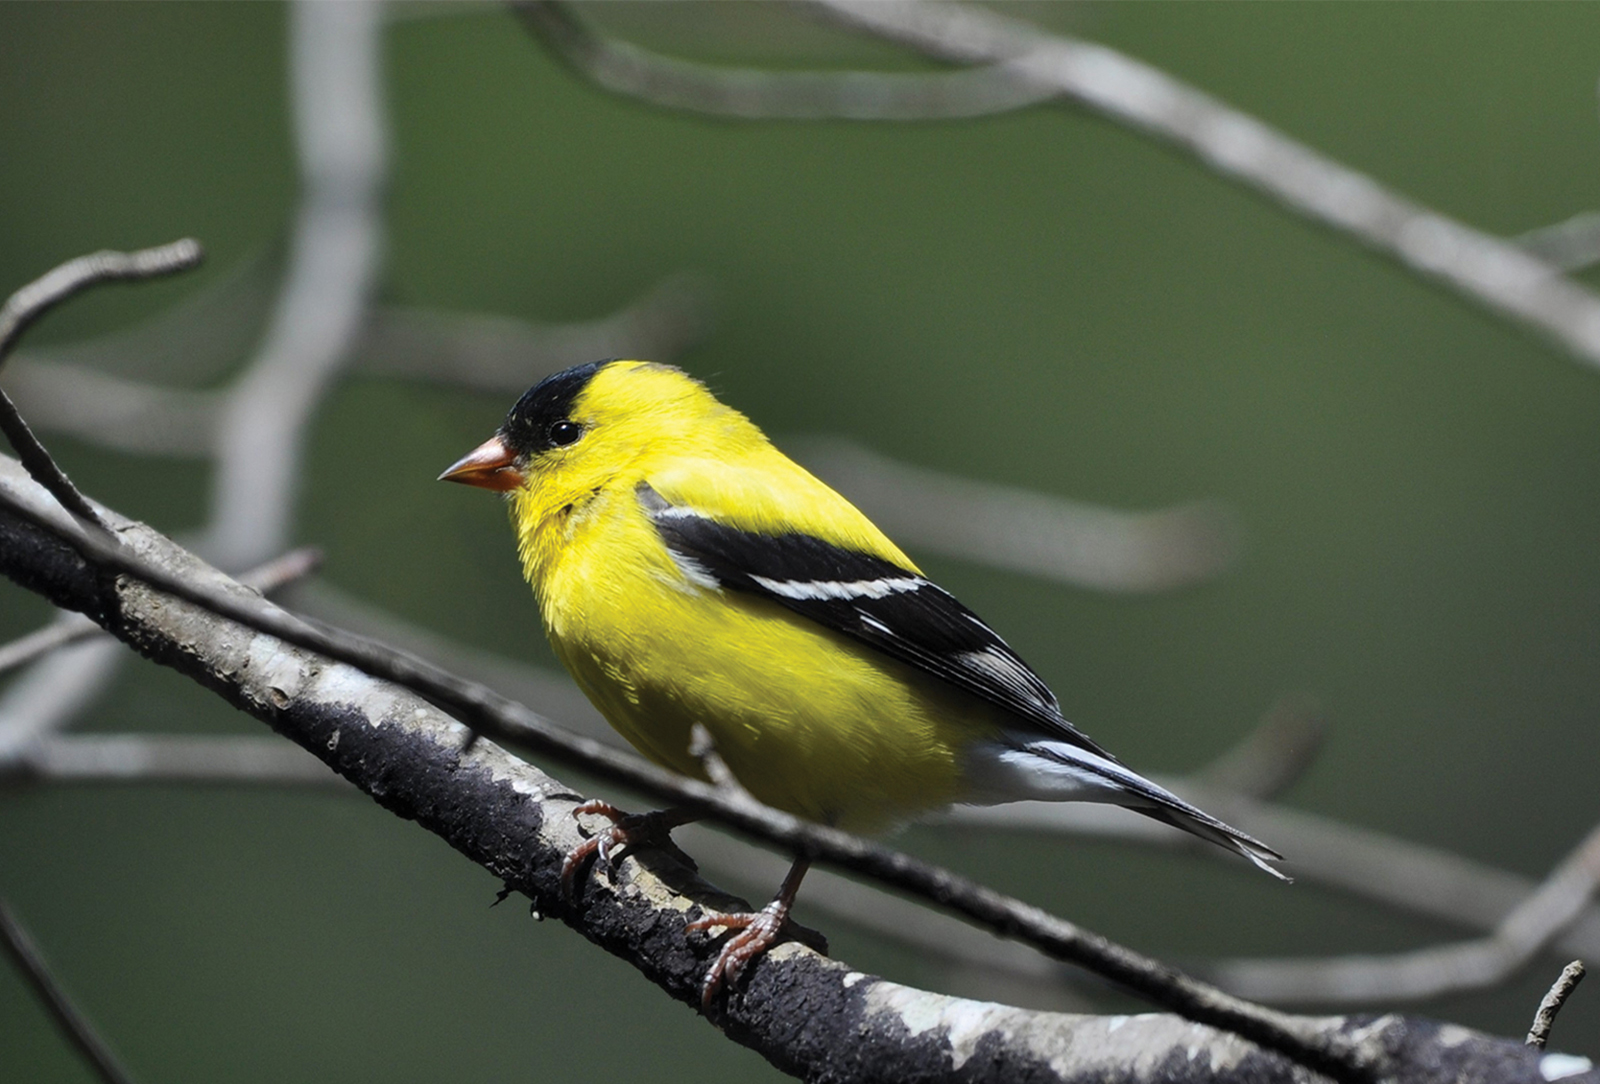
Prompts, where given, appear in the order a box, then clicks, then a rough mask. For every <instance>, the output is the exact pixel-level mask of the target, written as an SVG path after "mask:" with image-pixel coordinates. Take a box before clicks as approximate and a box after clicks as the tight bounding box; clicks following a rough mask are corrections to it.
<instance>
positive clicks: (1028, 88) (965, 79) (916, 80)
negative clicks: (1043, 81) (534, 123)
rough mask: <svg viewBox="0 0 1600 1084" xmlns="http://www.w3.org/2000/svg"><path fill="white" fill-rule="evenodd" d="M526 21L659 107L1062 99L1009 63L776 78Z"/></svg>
mask: <svg viewBox="0 0 1600 1084" xmlns="http://www.w3.org/2000/svg"><path fill="white" fill-rule="evenodd" d="M512 7H513V9H514V10H515V11H516V12H517V14H518V15H520V16H521V17H522V24H523V25H524V26H525V27H527V28H528V31H529V32H530V33H532V34H533V35H534V36H535V37H537V38H538V39H539V40H540V41H541V42H543V43H544V44H545V46H546V47H548V48H549V49H550V51H551V52H552V53H554V54H555V55H556V56H557V57H558V58H560V59H561V60H562V61H564V62H565V63H566V64H567V66H568V67H570V68H572V69H573V70H574V71H576V72H577V73H578V74H579V75H581V76H583V77H584V78H586V79H588V80H589V81H590V82H592V83H594V84H595V85H596V86H599V87H601V88H603V89H605V90H608V91H610V92H611V93H613V94H618V95H621V96H623V97H626V98H632V99H635V100H637V101H642V102H647V103H649V104H650V105H655V106H660V107H661V108H664V109H677V110H685V111H688V112H691V113H701V114H705V115H708V116H714V117H734V118H738V119H741V120H857V121H919V120H957V119H964V118H969V117H985V116H992V115H994V114H996V113H1009V112H1012V111H1014V110H1017V109H1024V108H1026V107H1028V106H1030V105H1036V104H1038V103H1039V102H1042V101H1048V100H1049V99H1051V98H1053V97H1055V96H1056V95H1057V94H1058V93H1060V92H1059V91H1057V90H1054V89H1052V88H1050V87H1047V86H1042V85H1039V84H1036V83H1034V82H1032V81H1030V80H1028V79H1025V78H1021V77H1019V76H1018V74H1017V73H1016V72H1015V71H1013V70H1012V69H1010V68H1009V67H1008V66H1007V65H1004V64H996V65H985V66H983V67H979V68H973V69H970V70H967V71H956V72H932V73H928V72H914V73H892V72H864V71H842V72H775V71H767V70H764V69H760V68H718V67H712V66H710V65H706V64H695V63H692V62H690V61H687V60H679V59H677V58H675V57H668V56H662V55H660V54H658V53H652V52H650V51H649V50H647V49H642V48H640V47H639V46H637V45H632V44H630V43H628V42H623V41H617V40H615V39H613V38H608V37H606V36H604V35H602V34H600V33H598V32H597V31H595V30H594V29H593V28H591V27H590V26H589V25H588V24H587V23H585V22H584V21H583V20H582V19H580V18H578V16H577V15H576V14H574V13H573V11H572V10H571V9H570V8H569V7H568V6H567V5H566V4H559V3H554V2H552V0H522V2H519V3H513V4H512Z"/></svg>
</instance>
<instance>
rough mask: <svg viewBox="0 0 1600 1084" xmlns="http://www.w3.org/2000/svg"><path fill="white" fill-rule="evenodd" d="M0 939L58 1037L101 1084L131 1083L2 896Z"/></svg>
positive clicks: (0, 905) (0, 901)
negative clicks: (68, 1044) (85, 1063)
mask: <svg viewBox="0 0 1600 1084" xmlns="http://www.w3.org/2000/svg"><path fill="white" fill-rule="evenodd" d="M0 935H3V936H0V940H3V941H4V942H5V947H6V955H8V956H10V957H11V961H12V962H13V963H15V964H16V965H17V968H18V970H20V971H21V972H22V973H23V975H24V976H26V977H27V980H28V985H29V986H31V987H33V992H34V994H35V995H36V996H37V997H38V998H39V1000H40V1001H41V1002H42V1003H43V1004H44V1007H45V1008H46V1009H47V1010H48V1011H49V1013H50V1017H51V1019H53V1020H54V1021H55V1022H56V1027H58V1028H60V1029H61V1034H62V1035H63V1036H65V1037H66V1039H67V1041H68V1042H70V1043H71V1044H72V1045H73V1047H74V1048H76V1049H77V1051H78V1053H79V1054H81V1055H83V1060H84V1061H86V1062H88V1063H89V1065H90V1066H91V1067H92V1068H93V1069H94V1071H95V1075H97V1076H98V1077H99V1078H100V1079H101V1080H102V1081H105V1084H132V1082H133V1078H132V1077H130V1076H129V1075H128V1073H127V1070H125V1069H123V1067H122V1066H121V1064H119V1063H118V1061H117V1058H116V1055H114V1054H112V1053H111V1048H110V1047H109V1046H107V1045H106V1041H105V1040H104V1039H102V1038H101V1037H100V1034H99V1033H98V1032H97V1031H95V1029H94V1025H93V1024H91V1023H90V1022H89V1018H88V1017H86V1016H84V1015H83V1013H82V1012H80V1011H79V1009H78V1007H77V1006H76V1005H74V1004H73V1003H72V999H71V998H69V997H68V996H67V992H66V990H64V989H63V988H62V986H61V983H60V982H58V981H57V980H56V977H55V975H54V973H52V972H51V970H50V965H49V963H47V962H46V961H45V958H44V955H43V954H42V953H41V952H40V951H39V948H38V946H37V945H35V944H34V943H33V938H31V937H29V936H28V931H27V930H26V929H24V928H23V926H22V923H21V922H19V921H18V920H17V916H16V914H15V913H13V912H12V910H11V906H10V904H8V903H7V902H6V900H5V897H3V896H0Z"/></svg>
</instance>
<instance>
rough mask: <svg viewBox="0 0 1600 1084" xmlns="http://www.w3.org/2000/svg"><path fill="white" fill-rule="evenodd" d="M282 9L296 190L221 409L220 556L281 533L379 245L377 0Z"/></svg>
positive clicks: (249, 560)
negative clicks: (283, 250)
mask: <svg viewBox="0 0 1600 1084" xmlns="http://www.w3.org/2000/svg"><path fill="white" fill-rule="evenodd" d="M291 11H292V13H293V14H292V16H291V19H290V33H289V43H290V44H289V51H290V56H289V67H290V71H291V72H292V73H293V80H292V84H291V87H290V90H291V100H292V104H293V109H294V122H295V123H294V133H295V145H296V149H297V152H298V154H297V158H298V161H299V163H300V180H301V186H302V191H301V198H300V203H299V207H298V210H297V212H296V220H295V226H294V232H293V237H292V239H291V241H290V246H289V265H288V269H287V271H286V273H285V278H284V282H283V286H282V288H281V290H280V292H279V294H278V301H277V306H276V308H275V309H274V311H273V314H272V317H271V319H270V321H269V323H268V326H267V331H266V336H265V338H264V339H263V341H262V343H261V346H260V349H259V350H258V352H257V353H256V356H255V358H254V359H253V360H252V361H251V363H250V364H249V366H248V367H247V368H246V369H245V371H244V373H243V374H242V375H241V376H240V377H239V379H238V380H237V381H236V382H235V383H234V385H233V387H232V388H231V389H229V391H228V392H227V394H226V397H225V399H224V401H223V404H222V407H221V410H220V416H219V418H218V421H217V429H216V437H217V441H218V444H217V449H216V456H217V468H216V471H215V474H214V476H213V479H212V486H211V500H212V509H213V511H212V518H211V523H210V525H209V526H208V527H207V528H206V533H205V537H204V540H203V541H202V542H201V544H200V549H201V551H202V552H204V553H206V554H207V555H209V556H210V557H211V559H212V560H214V561H217V562H218V563H219V564H221V565H223V566H224V567H228V568H238V567H241V566H245V565H250V564H255V563H256V562H259V561H261V560H263V559H265V558H266V557H267V556H268V555H270V554H272V553H275V552H277V551H279V550H282V549H283V548H284V547H285V546H286V545H287V544H288V539H289V523H290V517H291V515H292V510H293V506H294V500H295V497H296V490H297V486H298V482H299V474H300V453H301V448H302V445H303V443H304V437H305V429H306V425H307V424H308V422H309V421H310V418H311V414H312V412H313V411H314V410H315V409H316V407H317V405H318V404H319V403H320V401H321V399H322V396H323V394H324V392H325V391H326V389H327V387H328V385H329V383H330V382H331V381H332V379H333V378H334V376H335V374H336V373H337V372H338V370H339V367H340V366H341V365H342V364H343V363H344V362H345V361H346V359H347V358H348V355H349V348H350V345H351V342H352V340H353V339H354V337H355V335H356V333H357V331H358V329H359V328H360V327H361V323H362V321H363V319H364V318H365V314H366V304H367V298H368V296H369V294H370V293H371V291H372V285H373V282H374V280H375V276H376V274H377V270H378V266H379V262H380V260H381V259H382V253H383V220H382V217H381V209H380V207H379V203H378V200H379V196H380V194H381V193H382V190H383V187H384V179H385V174H386V169H387V144H388V133H387V129H388V121H387V119H386V118H385V115H384V100H383V99H384V92H383V84H382V72H381V68H380V65H381V53H382V33H381V32H382V29H383V22H382V19H381V17H380V12H381V9H380V7H379V5H378V4H377V3H375V2H352V3H345V4H318V3H299V4H296V5H294V7H293V8H292V9H291Z"/></svg>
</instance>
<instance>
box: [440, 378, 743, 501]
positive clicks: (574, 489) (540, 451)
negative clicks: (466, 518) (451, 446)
mask: <svg viewBox="0 0 1600 1084" xmlns="http://www.w3.org/2000/svg"><path fill="white" fill-rule="evenodd" d="M752 436H753V438H754V439H757V440H760V439H762V438H761V436H760V433H759V431H758V430H756V429H755V427H754V426H752V425H751V424H750V423H749V422H748V421H747V420H746V419H745V418H744V416H743V415H741V414H739V413H738V412H737V411H735V410H733V409H731V408H729V407H726V406H724V405H723V404H722V403H720V402H718V401H717V399H716V397H715V396H713V395H712V394H711V393H710V392H709V391H707V390H706V388H705V386H704V385H702V384H701V383H700V382H699V381H697V380H695V379H693V378H692V377H690V376H689V375H688V374H686V373H684V372H683V371H682V370H680V369H675V368H673V367H672V366H670V365H658V364H656V363H654V362H646V361H618V360H611V361H595V362H590V363H589V364H587V365H578V366H575V367H573V368H571V369H565V370H563V371H561V372H559V373H556V374H554V375H552V376H547V377H545V378H544V379H543V380H541V381H540V382H539V383H537V384H535V385H534V386H533V387H532V388H529V389H528V391H527V392H526V393H525V394H524V395H523V396H522V398H521V399H519V400H517V404H516V406H514V407H512V408H511V412H510V413H508V414H507V415H506V420H505V421H504V422H502V423H501V425H500V428H499V429H497V430H495V434H494V436H492V437H490V438H489V439H488V440H486V441H484V442H483V443H482V444H480V445H478V447H476V448H474V449H473V450H472V451H470V452H468V453H467V454H466V455H464V456H462V457H461V459H459V460H457V461H456V462H455V463H454V464H452V465H451V466H450V468H449V469H448V470H446V471H445V472H444V473H443V474H441V475H440V476H439V478H440V480H442V481H450V482H461V483H463V484H465V485H471V486H479V487H481V488H483V489H492V490H495V491H498V492H502V493H507V494H513V495H519V496H521V497H522V498H523V499H525V500H531V501H533V502H534V503H535V504H538V505H546V504H559V503H561V502H565V501H568V500H570V499H571V497H572V495H576V494H581V493H585V492H588V491H590V490H593V489H595V488H597V487H600V486H603V485H605V484H606V483H607V482H608V481H610V480H611V479H613V478H614V477H616V476H617V475H618V474H621V473H624V472H626V471H627V470H628V469H629V467H630V466H632V465H633V464H635V463H637V462H638V461H639V460H640V459H641V458H642V457H644V456H645V455H659V454H668V455H670V454H671V453H672V452H673V451H674V450H675V448H682V449H684V450H686V451H689V450H701V451H703V450H705V449H706V448H708V447H715V446H717V445H718V444H720V443H724V442H728V441H745V440H749V439H752Z"/></svg>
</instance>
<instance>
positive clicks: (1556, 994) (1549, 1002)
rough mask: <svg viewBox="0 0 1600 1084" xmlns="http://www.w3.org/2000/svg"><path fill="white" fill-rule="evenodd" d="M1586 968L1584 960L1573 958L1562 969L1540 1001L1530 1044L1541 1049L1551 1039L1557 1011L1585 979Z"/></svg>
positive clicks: (1530, 1029)
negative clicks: (1551, 1030)
mask: <svg viewBox="0 0 1600 1084" xmlns="http://www.w3.org/2000/svg"><path fill="white" fill-rule="evenodd" d="M1583 975H1584V968H1583V961H1582V960H1573V961H1572V962H1571V963H1570V964H1568V965H1567V966H1566V967H1563V968H1562V969H1561V974H1560V975H1559V976H1557V978H1556V981H1555V984H1554V985H1552V986H1551V987H1550V989H1549V991H1548V992H1547V993H1546V994H1545V995H1544V1000H1542V1001H1540V1002H1539V1011H1538V1012H1536V1013H1534V1014H1533V1026H1532V1027H1531V1028H1529V1029H1528V1045H1529V1046H1536V1047H1538V1048H1539V1049H1540V1050H1543V1049H1544V1048H1545V1044H1546V1043H1548V1042H1549V1041H1550V1029H1551V1028H1552V1027H1553V1026H1554V1025H1555V1022H1556V1013H1558V1012H1560V1011H1561V1007H1562V1006H1563V1005H1565V1004H1566V1003H1567V998H1569V997H1571V996H1572V991H1574V990H1576V989H1577V988H1578V983H1580V982H1582V981H1583Z"/></svg>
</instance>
